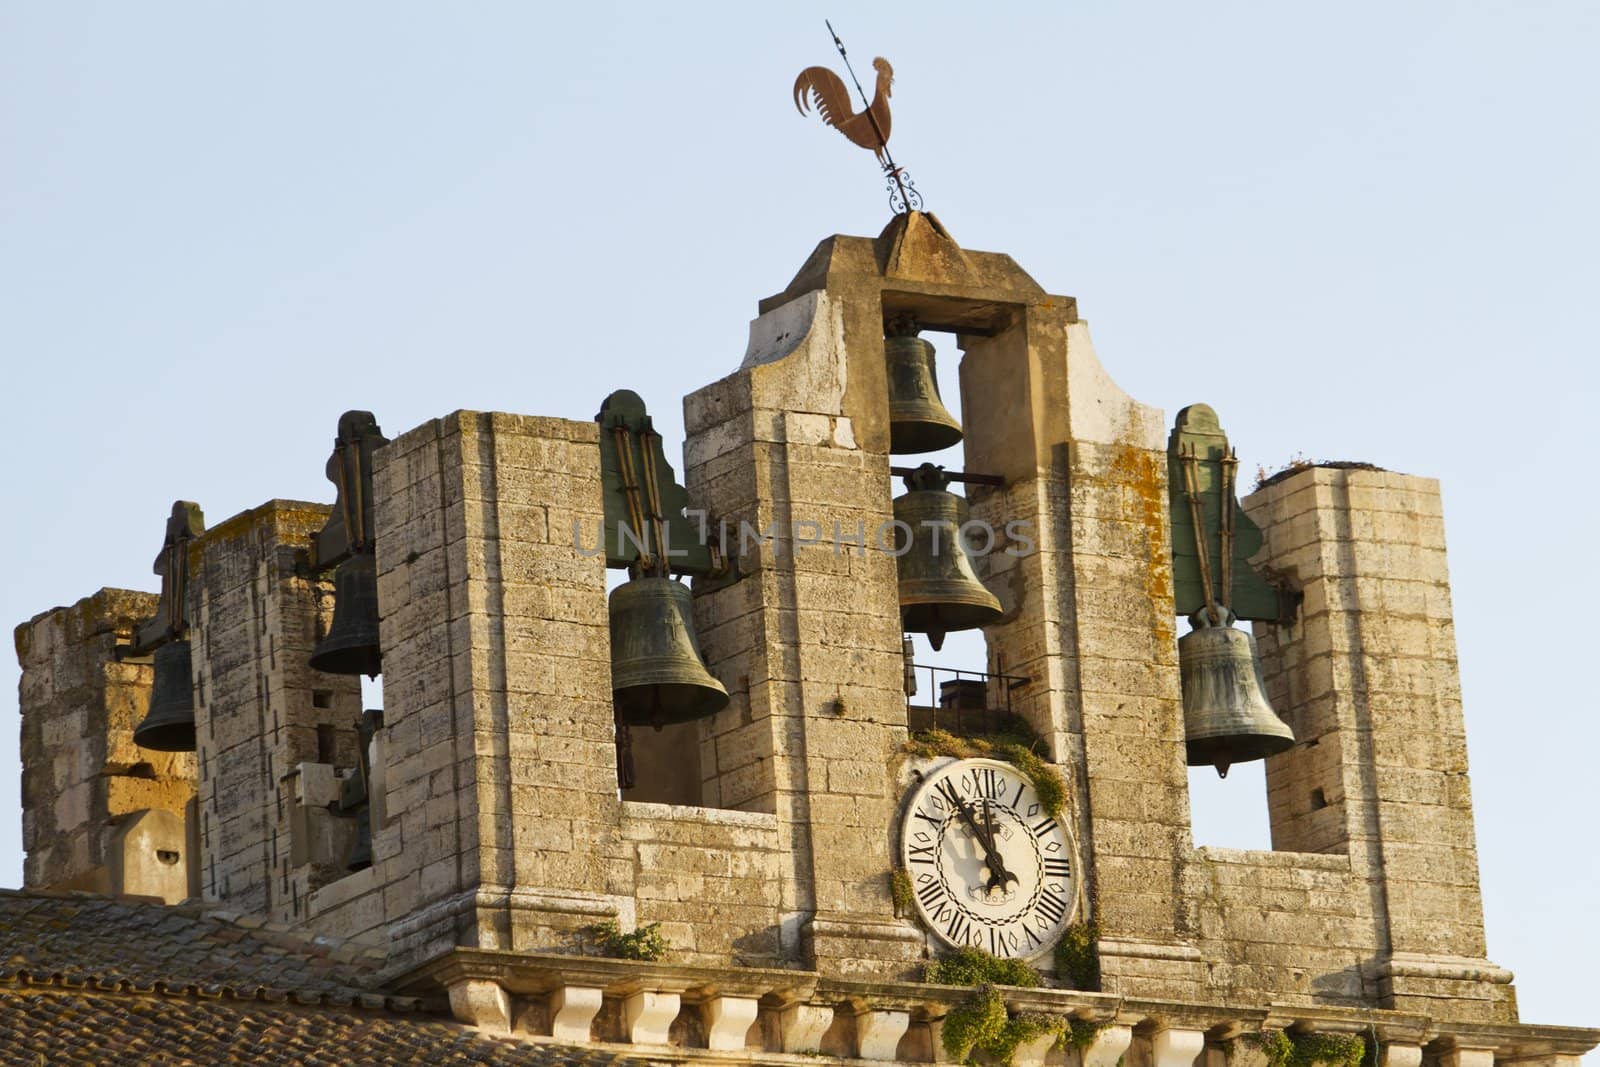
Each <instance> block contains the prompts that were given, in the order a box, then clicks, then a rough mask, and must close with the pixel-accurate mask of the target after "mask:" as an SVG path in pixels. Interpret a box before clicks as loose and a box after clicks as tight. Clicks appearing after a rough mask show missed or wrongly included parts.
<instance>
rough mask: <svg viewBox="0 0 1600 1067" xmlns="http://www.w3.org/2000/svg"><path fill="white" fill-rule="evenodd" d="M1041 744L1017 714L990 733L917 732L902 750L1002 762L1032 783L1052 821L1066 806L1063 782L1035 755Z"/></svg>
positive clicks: (932, 755) (1054, 769) (1059, 775)
mask: <svg viewBox="0 0 1600 1067" xmlns="http://www.w3.org/2000/svg"><path fill="white" fill-rule="evenodd" d="M1042 743H1043V742H1042V741H1041V740H1040V738H1039V735H1038V734H1036V733H1034V732H1033V729H1032V727H1030V726H1029V725H1028V723H1027V720H1025V719H1023V718H1022V716H1020V715H1007V716H1006V717H1005V718H1004V719H1003V720H1002V721H1001V722H1000V723H999V724H998V726H997V728H996V730H995V731H994V732H993V733H987V734H963V735H959V736H958V735H956V734H953V733H950V732H949V731H948V730H923V731H920V732H918V733H915V734H912V735H911V740H910V741H908V742H907V743H906V751H908V752H910V753H911V754H912V755H913V756H921V757H923V758H925V759H931V758H933V757H934V756H953V757H955V758H956V759H998V760H1004V761H1005V762H1007V763H1009V764H1011V765H1012V766H1013V767H1015V768H1016V769H1017V770H1019V771H1021V772H1022V773H1023V774H1025V775H1027V776H1028V777H1029V778H1030V779H1032V780H1033V791H1034V792H1035V793H1036V794H1038V797H1039V806H1040V807H1041V808H1043V809H1044V810H1045V811H1046V812H1047V813H1048V814H1049V815H1050V817H1051V818H1056V817H1058V816H1059V815H1060V814H1061V812H1062V810H1063V809H1065V807H1066V804H1067V783H1066V782H1065V780H1063V779H1062V777H1061V772H1060V771H1058V770H1056V768H1055V765H1054V764H1052V763H1049V762H1047V761H1046V760H1045V759H1044V758H1042V757H1041V756H1040V755H1039V754H1038V751H1037V749H1038V747H1039V746H1040V745H1041V744H1042Z"/></svg>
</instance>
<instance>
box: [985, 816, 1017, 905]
mask: <svg viewBox="0 0 1600 1067" xmlns="http://www.w3.org/2000/svg"><path fill="white" fill-rule="evenodd" d="M983 824H984V826H985V827H986V828H987V829H988V834H989V845H988V849H989V884H988V885H987V886H986V887H985V888H988V889H993V888H995V885H996V883H998V884H999V885H1000V886H1001V887H1004V886H1005V884H1006V883H1007V882H1015V881H1016V880H1017V876H1016V875H1014V874H1012V873H1011V872H1010V871H1009V870H1007V869H1006V862H1005V860H1004V859H1002V858H1001V856H1000V850H999V849H997V848H995V847H994V814H993V812H991V811H990V810H989V798H988V797H984V798H983Z"/></svg>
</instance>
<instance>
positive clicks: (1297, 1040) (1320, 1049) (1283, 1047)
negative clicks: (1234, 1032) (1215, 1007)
mask: <svg viewBox="0 0 1600 1067" xmlns="http://www.w3.org/2000/svg"><path fill="white" fill-rule="evenodd" d="M1247 1037H1248V1039H1249V1040H1250V1041H1252V1042H1253V1043H1254V1044H1255V1045H1256V1047H1257V1048H1259V1049H1260V1050H1261V1052H1262V1054H1263V1055H1264V1056H1266V1058H1267V1064H1268V1067H1361V1064H1362V1061H1363V1060H1365V1059H1366V1058H1367V1042H1366V1039H1365V1038H1363V1037H1362V1036H1361V1035H1360V1034H1320V1033H1288V1032H1286V1031H1283V1030H1263V1031H1261V1033H1259V1034H1252V1035H1247Z"/></svg>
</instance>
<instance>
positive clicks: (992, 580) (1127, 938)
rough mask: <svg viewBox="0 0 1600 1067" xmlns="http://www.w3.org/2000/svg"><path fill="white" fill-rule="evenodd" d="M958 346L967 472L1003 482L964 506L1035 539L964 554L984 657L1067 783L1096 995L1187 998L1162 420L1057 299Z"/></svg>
mask: <svg viewBox="0 0 1600 1067" xmlns="http://www.w3.org/2000/svg"><path fill="white" fill-rule="evenodd" d="M962 346H963V348H964V349H965V351H966V356H965V358H964V359H963V360H962V364H961V382H962V411H963V419H964V423H965V428H966V433H967V443H966V448H967V465H968V467H969V469H972V470H976V471H981V472H983V473H986V474H999V475H1001V476H1002V477H1004V478H1005V487H1004V488H1003V489H999V490H994V489H983V488H978V489H975V490H973V491H972V492H971V494H970V495H971V496H972V498H973V510H974V514H975V515H976V516H978V517H980V518H982V519H984V520H985V521H987V522H988V523H989V524H990V525H991V526H993V527H995V528H996V529H1002V528H1004V527H1006V526H1007V525H1008V524H1021V526H1020V529H1021V531H1024V532H1025V536H1026V537H1027V538H1028V539H1029V540H1031V541H1032V542H1033V544H1032V545H1031V546H1030V545H1027V544H1025V543H1023V542H1021V541H1020V540H1019V539H1018V538H1012V539H1011V542H1012V544H1011V547H1012V548H1013V549H1014V551H1007V552H994V553H990V554H989V555H987V556H986V557H984V558H983V559H981V560H980V561H979V562H980V569H979V573H980V576H981V577H983V579H984V581H985V583H986V584H987V585H988V586H989V588H990V589H991V590H993V591H994V592H995V593H996V594H997V595H998V596H999V597H1000V598H1001V605H1002V607H1003V608H1004V609H1005V611H1006V615H1005V617H1004V618H1003V619H1002V620H1001V622H1000V623H999V624H998V625H996V626H992V627H989V628H988V629H987V631H986V634H987V636H988V639H989V648H990V656H991V659H992V660H994V661H996V662H997V663H999V664H1001V665H1002V666H1003V669H1004V671H1005V672H1006V673H1008V674H1012V675H1021V676H1023V677H1026V678H1027V679H1028V683H1027V685H1026V686H1025V687H1024V688H1022V689H1021V690H1020V691H1018V692H1016V693H1015V694H1014V696H1013V706H1014V708H1016V709H1017V710H1018V711H1020V713H1021V714H1023V715H1024V716H1026V717H1027V718H1028V720H1029V721H1030V722H1031V723H1032V724H1033V726H1034V728H1035V729H1036V730H1037V731H1038V732H1039V733H1040V734H1041V735H1042V736H1043V737H1044V738H1045V739H1046V740H1047V741H1048V743H1049V744H1050V746H1051V751H1052V754H1053V756H1054V758H1055V760H1056V761H1057V762H1058V763H1060V764H1062V765H1063V770H1064V772H1065V774H1066V777H1067V778H1068V784H1069V791H1070V793H1071V794H1072V799H1073V803H1074V806H1075V809H1076V812H1077V815H1078V821H1077V825H1076V831H1077V835H1078V841H1079V845H1080V848H1082V849H1083V850H1084V852H1085V855H1084V857H1083V859H1084V862H1085V864H1086V871H1085V873H1086V874H1087V879H1086V880H1085V882H1086V886H1087V888H1088V900H1086V901H1085V902H1084V903H1085V905H1087V907H1086V908H1085V909H1083V910H1080V915H1083V914H1084V913H1085V911H1087V913H1088V915H1087V917H1092V918H1093V919H1094V920H1095V921H1097V922H1098V924H1099V926H1100V931H1101V941H1100V944H1099V953H1100V963H1101V979H1102V988H1103V989H1104V990H1105V991H1107V992H1119V993H1128V994H1133V995H1139V996H1173V997H1190V996H1194V995H1196V994H1197V993H1198V992H1199V991H1200V989H1201V986H1200V984H1199V983H1200V981H1201V977H1202V975H1201V970H1200V966H1199V960H1198V954H1197V953H1196V952H1195V951H1194V950H1193V948H1192V947H1191V946H1189V945H1188V944H1187V943H1186V941H1187V938H1188V937H1189V935H1190V931H1188V930H1187V929H1186V928H1185V926H1184V918H1183V916H1184V914H1185V909H1184V906H1183V901H1182V900H1181V899H1180V897H1179V895H1178V888H1177V886H1178V881H1177V879H1175V878H1174V877H1173V872H1174V870H1176V869H1180V868H1181V867H1182V866H1183V865H1184V864H1185V863H1186V862H1187V860H1188V857H1189V853H1190V848H1191V841H1190V833H1189V812H1188V778H1187V771H1186V768H1185V757H1184V748H1183V714H1182V703H1181V694H1180V691H1179V680H1178V669H1177V643H1176V619H1175V617H1174V614H1173V593H1172V563H1171V555H1170V547H1169V539H1168V522H1167V484H1166V482H1167V476H1166V470H1167V466H1166V453H1165V430H1164V419H1163V417H1162V415H1161V413H1160V412H1159V411H1157V410H1156V409H1154V408H1150V407H1146V406H1144V405H1142V404H1139V403H1137V402H1136V401H1134V400H1133V399H1132V398H1130V397H1129V396H1128V395H1127V394H1125V393H1124V392H1123V391H1122V390H1121V389H1119V388H1118V387H1117V386H1116V384H1115V383H1114V382H1112V381H1111V379H1110V377H1109V376H1108V375H1107V374H1106V372H1105V371H1104V370H1103V369H1102V368H1101V366H1100V363H1099V360H1098V358H1097V357H1096V356H1095V353H1094V348H1093V346H1092V344H1091V343H1090V340H1089V333H1088V326H1087V325H1086V324H1085V323H1083V322H1080V321H1078V319H1077V317H1076V309H1075V306H1074V305H1073V304H1072V303H1071V302H1070V301H1061V302H1052V301H1044V300H1041V301H1040V302H1039V303H1038V304H1035V305H1032V306H1029V307H1027V308H1026V309H1025V311H1024V312H1023V313H1022V314H1021V315H1019V316H1017V317H1015V318H1014V319H1013V321H1012V323H1011V325H1009V327H1008V328H1006V329H1002V330H999V331H997V332H995V333H994V334H992V335H991V336H986V337H979V336H967V337H963V339H962Z"/></svg>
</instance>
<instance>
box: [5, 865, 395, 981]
mask: <svg viewBox="0 0 1600 1067" xmlns="http://www.w3.org/2000/svg"><path fill="white" fill-rule="evenodd" d="M381 962H382V958H381V955H379V954H377V953H374V952H372V951H371V950H368V949H365V948H363V947H361V946H358V945H354V944H347V943H342V942H338V941H334V940H330V939H327V938H314V937H310V936H308V935H307V934H305V933H302V932H300V931H298V930H295V929H292V928H289V927H287V926H284V925H280V924H276V923H262V922H260V921H259V920H251V919H246V918H241V917H238V916H233V915H230V914H228V913H225V912H210V913H202V912H200V911H199V910H198V909H194V910H191V909H186V908H167V907H163V906H161V905H159V904H142V903H137V902H133V901H123V900H115V899H112V898H110V897H98V896H90V895H88V894H82V893H70V894H52V893H37V892H32V891H28V890H18V889H0V973H14V972H16V971H18V970H25V971H28V972H29V973H31V974H34V975H52V974H62V975H68V976H75V975H76V976H84V977H87V978H99V979H112V980H116V979H128V980H131V981H133V982H134V983H136V984H142V985H146V986H149V985H153V984H154V983H156V982H166V983H169V984H172V985H177V986H189V985H196V986H202V987H208V986H230V987H232V988H235V989H248V990H254V989H256V988H258V987H266V988H268V989H282V990H296V991H304V992H314V993H330V994H337V995H342V996H346V997H349V996H354V995H357V994H360V993H363V992H366V991H368V990H370V989H372V988H373V987H374V986H375V985H376V984H377V982H376V974H377V971H378V968H379V966H380V965H381Z"/></svg>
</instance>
